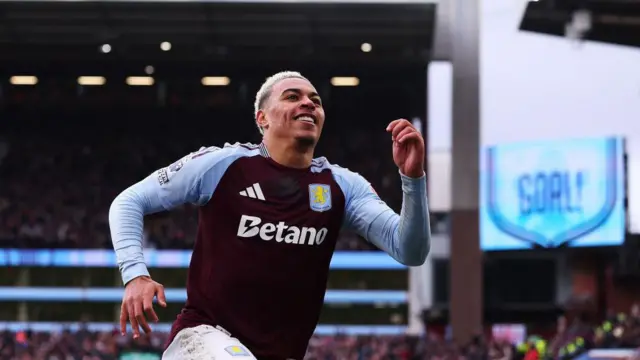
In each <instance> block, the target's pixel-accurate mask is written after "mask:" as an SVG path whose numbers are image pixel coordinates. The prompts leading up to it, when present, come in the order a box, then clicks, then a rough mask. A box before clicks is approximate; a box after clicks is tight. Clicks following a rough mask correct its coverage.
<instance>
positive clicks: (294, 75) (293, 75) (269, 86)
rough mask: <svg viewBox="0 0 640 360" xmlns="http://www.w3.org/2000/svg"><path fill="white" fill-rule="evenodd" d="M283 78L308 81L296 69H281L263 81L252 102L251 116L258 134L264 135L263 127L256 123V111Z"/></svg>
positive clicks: (260, 108)
mask: <svg viewBox="0 0 640 360" xmlns="http://www.w3.org/2000/svg"><path fill="white" fill-rule="evenodd" d="M285 79H303V80H306V81H309V79H307V78H306V77H304V76H302V74H300V73H299V72H297V71H281V72H279V73H277V74H273V75H271V76H269V77H268V78H267V80H265V81H264V83H263V84H262V86H260V89H259V90H258V92H257V93H256V102H255V103H254V104H253V118H254V120H256V126H258V130H259V131H260V134H263V135H264V129H263V128H262V126H260V124H258V122H257V120H258V111H260V110H262V107H263V106H264V104H265V102H266V101H267V99H269V96H271V92H272V91H273V86H274V85H275V84H277V83H279V82H280V81H282V80H285Z"/></svg>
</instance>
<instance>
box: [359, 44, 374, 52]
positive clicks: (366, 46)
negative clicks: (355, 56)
mask: <svg viewBox="0 0 640 360" xmlns="http://www.w3.org/2000/svg"><path fill="white" fill-rule="evenodd" d="M372 48H373V47H372V46H371V44H369V43H362V45H360V50H362V52H365V53H368V52H371V49H372Z"/></svg>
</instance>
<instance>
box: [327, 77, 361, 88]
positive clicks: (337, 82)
mask: <svg viewBox="0 0 640 360" xmlns="http://www.w3.org/2000/svg"><path fill="white" fill-rule="evenodd" d="M359 84H360V79H358V78H357V77H355V76H335V77H332V78H331V85H333V86H358V85H359Z"/></svg>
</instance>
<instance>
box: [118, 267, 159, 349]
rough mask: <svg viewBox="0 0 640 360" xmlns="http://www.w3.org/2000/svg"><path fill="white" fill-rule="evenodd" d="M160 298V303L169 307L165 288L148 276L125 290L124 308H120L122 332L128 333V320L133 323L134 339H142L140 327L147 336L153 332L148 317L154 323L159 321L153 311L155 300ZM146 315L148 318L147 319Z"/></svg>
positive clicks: (127, 286) (129, 285) (129, 284)
mask: <svg viewBox="0 0 640 360" xmlns="http://www.w3.org/2000/svg"><path fill="white" fill-rule="evenodd" d="M155 296H157V297H158V303H159V304H160V306H162V307H167V299H166V298H165V295H164V287H163V286H162V285H160V284H159V283H157V282H155V281H153V280H151V278H150V277H148V276H140V277H137V278H135V279H133V280H131V281H129V283H128V284H127V285H126V286H125V288H124V296H123V298H122V307H121V308H120V331H121V333H122V335H124V334H126V332H127V319H128V320H129V321H130V322H131V329H132V330H133V338H134V339H137V338H139V337H140V328H139V327H140V326H141V327H142V329H143V330H144V332H145V333H146V334H148V333H150V332H151V328H150V327H149V324H148V323H147V317H148V318H149V320H152V321H153V322H157V321H158V315H156V312H155V311H154V310H153V298H154V297H155ZM145 314H146V317H145Z"/></svg>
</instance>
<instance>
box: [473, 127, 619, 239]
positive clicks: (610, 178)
mask: <svg viewBox="0 0 640 360" xmlns="http://www.w3.org/2000/svg"><path fill="white" fill-rule="evenodd" d="M622 153H623V146H622V144H621V142H619V141H618V139H602V140H596V141H594V140H585V141H573V142H551V143H542V144H540V145H539V146H538V145H530V146H498V147H491V148H488V149H486V151H485V153H484V155H483V156H484V157H485V159H484V164H485V169H484V170H485V174H484V175H485V178H484V180H483V186H484V189H483V203H482V206H483V207H484V209H483V211H485V212H486V215H487V218H488V221H489V222H490V223H491V224H492V225H493V226H494V227H495V228H497V230H498V232H500V233H502V234H503V235H508V236H509V237H511V238H513V239H517V240H518V241H521V242H523V243H525V245H526V247H531V246H541V247H559V246H565V245H571V243H572V241H575V240H576V239H580V238H582V237H585V236H588V235H590V234H593V233H594V232H596V231H598V230H599V229H601V228H602V227H603V226H604V225H605V224H607V223H608V221H609V220H610V218H611V216H612V214H613V213H614V210H616V209H617V207H618V206H620V205H619V204H620V200H621V199H620V198H621V197H622V196H621V195H620V194H622V192H621V191H620V190H621V189H620V188H621V187H622V186H623V181H621V180H622V179H620V177H621V175H620V174H621V172H620V171H619V170H620V169H621V167H622V166H623V164H622ZM617 213H621V211H618V212H616V214H617ZM483 236H485V235H484V234H483ZM612 240H613V239H612ZM488 241H491V239H488Z"/></svg>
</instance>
